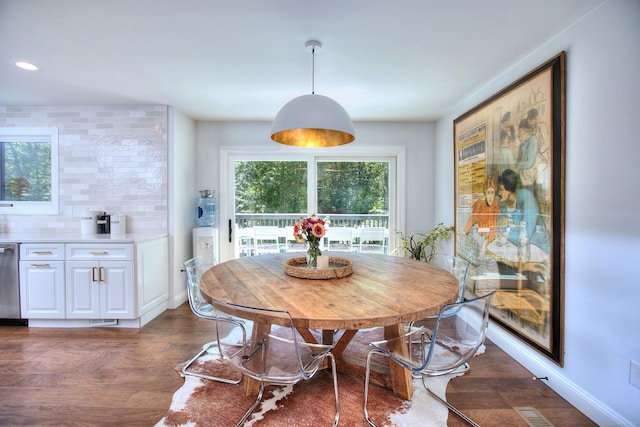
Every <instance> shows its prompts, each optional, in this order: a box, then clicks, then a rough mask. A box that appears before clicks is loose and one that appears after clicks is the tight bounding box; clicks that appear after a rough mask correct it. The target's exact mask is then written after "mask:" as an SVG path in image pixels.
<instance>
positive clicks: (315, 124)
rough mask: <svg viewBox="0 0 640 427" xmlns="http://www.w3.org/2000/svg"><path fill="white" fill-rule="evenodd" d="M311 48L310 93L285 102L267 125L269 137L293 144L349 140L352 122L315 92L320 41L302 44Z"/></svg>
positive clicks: (324, 144) (320, 144) (330, 144)
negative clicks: (268, 126)
mask: <svg viewBox="0 0 640 427" xmlns="http://www.w3.org/2000/svg"><path fill="white" fill-rule="evenodd" d="M305 47H306V48H307V50H309V49H310V50H311V64H312V71H311V94H310V95H302V96H299V97H297V98H294V99H292V100H291V101H289V102H287V103H286V104H285V105H284V106H283V107H282V108H281V109H280V111H279V112H278V114H277V115H276V118H275V119H274V120H273V125H272V127H271V139H273V140H274V141H275V142H279V143H280V144H285V145H291V146H296V147H334V146H337V145H344V144H348V143H350V142H352V141H353V140H354V139H355V138H356V137H355V132H354V130H353V123H352V122H351V117H349V114H348V113H347V111H346V110H345V109H344V108H342V106H341V105H340V104H338V103H337V102H336V101H334V100H333V99H331V98H328V97H326V96H322V95H317V94H316V93H315V54H316V52H317V51H319V50H320V48H321V47H322V44H321V43H320V42H319V41H317V40H309V41H308V42H306V43H305Z"/></svg>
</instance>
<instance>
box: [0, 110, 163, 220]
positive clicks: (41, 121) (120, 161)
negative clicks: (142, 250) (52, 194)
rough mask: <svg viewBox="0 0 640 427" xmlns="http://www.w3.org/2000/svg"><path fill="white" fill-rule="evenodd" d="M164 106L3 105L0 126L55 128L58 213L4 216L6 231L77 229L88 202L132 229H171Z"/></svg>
mask: <svg viewBox="0 0 640 427" xmlns="http://www.w3.org/2000/svg"><path fill="white" fill-rule="evenodd" d="M167 108H168V107H167V106H166V105H109V106H38V107H21V106H0V127H29V126H30V127H56V128H58V144H59V147H58V168H59V183H58V185H59V208H58V215H10V214H5V215H1V216H0V223H1V224H2V227H3V229H4V230H5V231H7V230H8V231H10V232H12V233H15V232H20V231H44V230H46V229H52V228H55V229H64V230H65V231H74V230H77V231H78V232H79V231H80V215H81V213H82V212H83V211H84V210H85V209H87V208H93V209H96V210H101V211H106V212H107V214H113V213H115V212H120V213H121V214H123V215H127V231H128V232H135V233H147V232H148V233H157V232H166V231H167V212H168V176H167V173H168V158H167V156H168V148H167V147H168V140H167V121H168V113H167Z"/></svg>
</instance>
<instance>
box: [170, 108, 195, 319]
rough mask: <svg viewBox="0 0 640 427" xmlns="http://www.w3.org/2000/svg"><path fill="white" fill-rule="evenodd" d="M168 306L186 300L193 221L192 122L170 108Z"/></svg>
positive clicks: (193, 153)
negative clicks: (186, 263)
mask: <svg viewBox="0 0 640 427" xmlns="http://www.w3.org/2000/svg"><path fill="white" fill-rule="evenodd" d="M168 136H169V159H170V161H169V179H168V181H169V265H170V266H171V268H170V269H169V272H170V275H171V277H170V280H169V308H176V307H178V306H179V305H180V304H181V303H183V302H185V301H186V300H187V281H186V280H187V279H186V274H185V272H184V271H183V270H184V262H185V261H186V260H188V259H189V258H191V256H192V245H191V229H192V228H193V227H194V225H195V205H194V199H195V198H196V195H197V194H198V193H197V191H196V168H195V165H196V136H195V122H194V121H193V120H192V119H190V118H188V117H187V116H185V115H184V114H183V113H181V112H180V111H177V110H175V109H174V108H172V107H170V108H169V127H168Z"/></svg>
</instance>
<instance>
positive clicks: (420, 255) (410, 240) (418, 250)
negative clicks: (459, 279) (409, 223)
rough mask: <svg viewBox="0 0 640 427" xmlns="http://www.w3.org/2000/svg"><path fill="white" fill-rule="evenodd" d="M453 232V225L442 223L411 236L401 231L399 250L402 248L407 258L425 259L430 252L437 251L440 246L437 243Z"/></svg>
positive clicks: (446, 238)
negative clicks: (426, 231) (427, 230)
mask: <svg viewBox="0 0 640 427" xmlns="http://www.w3.org/2000/svg"><path fill="white" fill-rule="evenodd" d="M451 233H453V225H449V226H446V227H445V226H444V224H443V223H440V224H438V225H437V226H436V227H435V228H433V229H432V230H431V231H429V232H428V233H416V234H413V235H411V236H405V235H404V234H402V233H401V232H397V234H399V235H400V244H401V250H403V251H404V252H405V253H406V254H407V255H408V256H409V258H413V259H417V260H418V261H425V262H426V261H427V260H428V258H429V256H430V255H431V254H432V253H435V252H437V251H438V250H439V249H440V247H439V245H438V244H439V243H440V242H443V241H446V240H448V239H449V237H450V236H451Z"/></svg>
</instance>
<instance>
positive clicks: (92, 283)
mask: <svg viewBox="0 0 640 427" xmlns="http://www.w3.org/2000/svg"><path fill="white" fill-rule="evenodd" d="M99 267H100V266H99V265H98V263H97V262H94V261H67V265H66V274H65V276H66V293H67V297H66V300H67V319H99V318H100V317H101V316H100V282H99V273H100V271H99Z"/></svg>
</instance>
